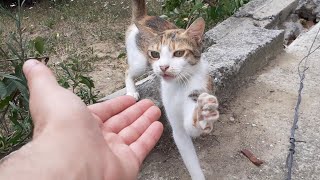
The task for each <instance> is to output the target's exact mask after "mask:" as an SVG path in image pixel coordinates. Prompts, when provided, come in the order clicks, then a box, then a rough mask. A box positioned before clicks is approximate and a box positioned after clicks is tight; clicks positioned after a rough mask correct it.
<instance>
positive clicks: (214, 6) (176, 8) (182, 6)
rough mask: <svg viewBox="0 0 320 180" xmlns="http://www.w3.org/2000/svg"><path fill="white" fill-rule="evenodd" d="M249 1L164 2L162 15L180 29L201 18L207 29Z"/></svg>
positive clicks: (200, 0)
mask: <svg viewBox="0 0 320 180" xmlns="http://www.w3.org/2000/svg"><path fill="white" fill-rule="evenodd" d="M247 2H249V0H166V1H165V2H164V5H163V7H162V9H163V12H164V15H163V17H165V18H168V19H169V20H170V21H172V22H174V23H175V24H176V25H177V26H178V27H180V28H186V27H188V26H189V25H190V23H191V22H193V21H194V20H195V19H196V18H198V17H203V18H204V19H205V21H206V23H207V28H208V27H211V26H212V25H214V24H216V23H218V22H220V21H221V20H223V19H225V18H227V17H229V16H231V15H232V14H233V13H234V12H235V11H236V10H237V9H239V7H241V6H243V5H244V4H245V3H247Z"/></svg>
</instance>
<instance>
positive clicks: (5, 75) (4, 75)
mask: <svg viewBox="0 0 320 180" xmlns="http://www.w3.org/2000/svg"><path fill="white" fill-rule="evenodd" d="M0 76H2V77H5V78H8V79H15V80H18V81H22V80H21V79H20V78H18V77H16V76H13V75H10V74H0Z"/></svg>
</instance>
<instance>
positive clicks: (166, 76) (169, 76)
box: [161, 73, 175, 80]
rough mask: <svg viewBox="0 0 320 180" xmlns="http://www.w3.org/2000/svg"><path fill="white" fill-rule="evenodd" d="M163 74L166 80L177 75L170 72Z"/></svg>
mask: <svg viewBox="0 0 320 180" xmlns="http://www.w3.org/2000/svg"><path fill="white" fill-rule="evenodd" d="M161 76H162V77H163V79H164V80H171V79H174V78H175V75H173V74H169V73H163V74H162V75H161Z"/></svg>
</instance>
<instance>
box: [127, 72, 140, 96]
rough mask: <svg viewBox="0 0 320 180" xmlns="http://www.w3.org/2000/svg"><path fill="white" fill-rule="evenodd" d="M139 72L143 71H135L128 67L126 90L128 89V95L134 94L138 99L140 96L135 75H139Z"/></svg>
mask: <svg viewBox="0 0 320 180" xmlns="http://www.w3.org/2000/svg"><path fill="white" fill-rule="evenodd" d="M139 74H142V73H135V72H134V70H130V69H128V70H127V71H126V90H127V94H126V95H129V96H132V97H134V98H135V99H136V100H139V98H140V96H139V93H138V92H137V90H136V86H135V83H134V78H135V76H138V75H139Z"/></svg>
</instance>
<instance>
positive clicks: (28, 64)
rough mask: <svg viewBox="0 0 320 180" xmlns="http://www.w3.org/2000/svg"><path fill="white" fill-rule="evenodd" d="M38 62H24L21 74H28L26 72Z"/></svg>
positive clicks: (31, 60)
mask: <svg viewBox="0 0 320 180" xmlns="http://www.w3.org/2000/svg"><path fill="white" fill-rule="evenodd" d="M39 63H40V62H39V61H37V60H35V59H30V60H28V61H26V62H25V63H24V65H23V72H24V74H25V75H27V74H28V72H29V71H30V70H31V69H32V68H33V67H34V66H36V65H37V64H39Z"/></svg>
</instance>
